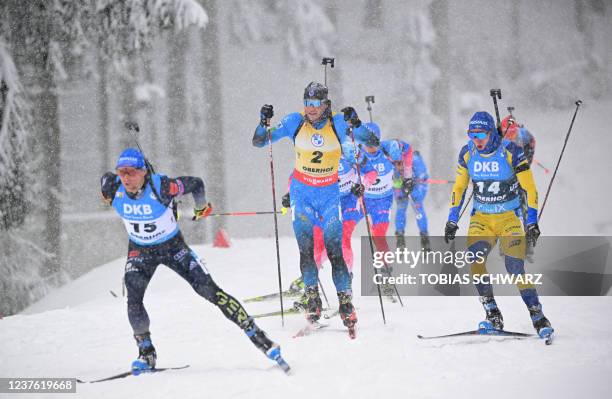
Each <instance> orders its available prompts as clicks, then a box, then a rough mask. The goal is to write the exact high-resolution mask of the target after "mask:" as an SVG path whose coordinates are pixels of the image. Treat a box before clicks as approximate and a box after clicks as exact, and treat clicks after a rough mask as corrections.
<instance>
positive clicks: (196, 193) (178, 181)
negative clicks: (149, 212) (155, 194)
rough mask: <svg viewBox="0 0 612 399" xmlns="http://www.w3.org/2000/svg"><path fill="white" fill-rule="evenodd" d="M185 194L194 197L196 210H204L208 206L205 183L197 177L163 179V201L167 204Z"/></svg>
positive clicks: (164, 177) (165, 177) (161, 194)
mask: <svg viewBox="0 0 612 399" xmlns="http://www.w3.org/2000/svg"><path fill="white" fill-rule="evenodd" d="M185 194H191V195H192V196H193V202H194V204H195V208H196V209H202V208H204V206H205V205H206V190H205V188H204V181H203V180H202V179H201V178H199V177H195V176H179V177H175V178H170V177H167V176H162V178H161V193H160V196H161V199H162V201H163V202H164V203H165V204H169V203H170V201H171V200H172V198H174V197H178V196H181V195H185Z"/></svg>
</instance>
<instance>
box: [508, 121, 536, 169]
mask: <svg viewBox="0 0 612 399" xmlns="http://www.w3.org/2000/svg"><path fill="white" fill-rule="evenodd" d="M501 129H502V132H504V138H505V139H506V140H509V141H512V142H513V143H514V144H516V145H517V146H519V147H520V148H521V149H522V150H523V152H524V153H525V157H526V158H527V161H528V162H529V165H531V163H532V162H533V157H534V155H535V146H536V140H535V137H533V135H532V134H531V133H530V132H529V130H527V128H525V126H522V125H519V123H518V122H517V121H516V119H515V118H514V117H513V116H512V115H508V116H506V117H505V118H504V119H503V120H502V122H501Z"/></svg>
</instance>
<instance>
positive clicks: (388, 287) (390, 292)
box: [380, 266, 397, 303]
mask: <svg viewBox="0 0 612 399" xmlns="http://www.w3.org/2000/svg"><path fill="white" fill-rule="evenodd" d="M381 272H382V275H383V276H385V277H391V273H392V272H393V268H392V267H391V266H385V267H383V268H382V269H381ZM380 292H381V294H382V295H383V296H386V297H387V298H388V299H389V300H390V301H391V302H393V303H395V302H397V300H396V299H395V287H394V286H393V284H389V283H387V282H385V283H383V284H381V285H380Z"/></svg>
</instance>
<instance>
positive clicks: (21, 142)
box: [0, 38, 30, 230]
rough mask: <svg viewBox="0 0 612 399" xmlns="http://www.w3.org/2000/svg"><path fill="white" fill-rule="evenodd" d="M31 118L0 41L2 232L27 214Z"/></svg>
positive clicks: (17, 223)
mask: <svg viewBox="0 0 612 399" xmlns="http://www.w3.org/2000/svg"><path fill="white" fill-rule="evenodd" d="M28 115H29V113H28V112H27V107H26V104H25V101H24V98H23V89H22V86H21V83H20V81H19V75H18V74H17V69H16V68H15V64H14V63H13V59H12V57H11V56H10V54H9V52H8V50H7V46H6V44H5V43H4V41H3V40H2V39H1V38H0V230H8V229H9V228H11V227H14V226H18V225H20V224H21V223H23V219H24V217H25V213H26V200H25V197H26V193H25V191H26V182H25V178H24V168H25V165H24V163H25V162H24V161H25V154H26V142H27V132H28V126H29V124H30V120H29V116H28Z"/></svg>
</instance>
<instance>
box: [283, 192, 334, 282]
mask: <svg viewBox="0 0 612 399" xmlns="http://www.w3.org/2000/svg"><path fill="white" fill-rule="evenodd" d="M317 190H319V188H318V187H311V186H307V185H305V184H303V183H301V182H299V181H297V180H293V182H292V183H291V187H290V197H291V219H292V222H293V232H294V233H295V239H296V240H297V244H298V249H299V250H300V271H301V272H302V280H303V281H304V285H305V286H306V287H317V284H318V270H317V266H316V263H315V259H314V236H313V227H314V221H315V217H317V216H318V215H316V213H315V209H314V208H313V206H312V200H313V197H316V195H317ZM328 256H329V252H328Z"/></svg>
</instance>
